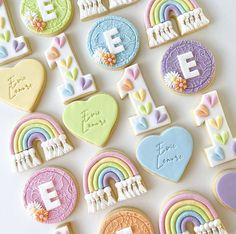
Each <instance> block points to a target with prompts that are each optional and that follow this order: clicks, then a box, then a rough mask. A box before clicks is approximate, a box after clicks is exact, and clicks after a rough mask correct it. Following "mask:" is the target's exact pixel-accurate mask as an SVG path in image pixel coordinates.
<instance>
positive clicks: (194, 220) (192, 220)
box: [181, 216, 201, 232]
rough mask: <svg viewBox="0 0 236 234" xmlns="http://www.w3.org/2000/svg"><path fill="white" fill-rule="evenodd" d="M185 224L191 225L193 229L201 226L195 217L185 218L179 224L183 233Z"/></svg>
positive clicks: (185, 229)
mask: <svg viewBox="0 0 236 234" xmlns="http://www.w3.org/2000/svg"><path fill="white" fill-rule="evenodd" d="M187 223H193V224H194V227H196V226H200V225H201V223H200V222H199V221H198V220H197V218H196V217H192V216H189V217H186V218H185V219H183V221H182V223H181V230H182V231H183V232H186V231H187Z"/></svg>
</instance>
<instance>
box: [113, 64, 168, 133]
mask: <svg viewBox="0 0 236 234" xmlns="http://www.w3.org/2000/svg"><path fill="white" fill-rule="evenodd" d="M118 91H119V94H120V97H121V98H122V99H123V98H125V96H127V95H129V98H130V100H131V103H132V104H133V106H134V109H135V111H136V114H137V115H136V116H133V117H130V118H129V120H130V123H131V125H132V128H133V130H134V133H135V135H139V134H141V133H144V132H147V131H150V130H152V129H156V128H159V127H162V126H165V125H167V124H169V123H170V122H171V120H170V117H169V114H168V112H167V110H166V108H165V106H160V107H157V108H156V107H155V104H154V102H153V100H152V97H151V95H150V93H149V91H148V88H147V86H146V84H145V81H144V79H143V76H142V73H141V70H140V68H139V66H138V64H135V65H132V66H130V67H128V68H126V69H125V72H124V75H123V77H122V78H121V80H120V81H119V82H118Z"/></svg>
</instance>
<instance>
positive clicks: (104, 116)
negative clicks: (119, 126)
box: [63, 94, 118, 146]
mask: <svg viewBox="0 0 236 234" xmlns="http://www.w3.org/2000/svg"><path fill="white" fill-rule="evenodd" d="M117 116H118V105H117V103H116V101H115V99H114V98H113V97H112V96H110V95H108V94H97V95H94V96H92V97H90V98H89V99H88V100H87V101H75V102H72V103H71V104H69V105H68V106H67V107H66V109H65V111H64V113H63V122H64V124H65V126H66V127H67V129H68V130H69V131H71V132H72V133H73V134H74V135H75V136H77V137H78V138H81V139H83V140H86V141H88V142H90V143H92V144H95V145H97V146H103V145H104V144H105V143H106V142H107V140H108V138H109V136H110V134H111V132H112V129H113V127H114V125H115V123H116V120H117Z"/></svg>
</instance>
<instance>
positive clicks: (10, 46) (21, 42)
mask: <svg viewBox="0 0 236 234" xmlns="http://www.w3.org/2000/svg"><path fill="white" fill-rule="evenodd" d="M0 31H1V33H0V65H3V64H6V63H9V62H11V61H13V60H16V59H19V58H22V57H24V56H26V55H29V54H30V53H31V50H30V47H29V44H28V43H27V41H26V38H25V37H23V36H20V37H15V35H14V30H13V27H12V24H11V17H10V14H9V11H8V9H7V3H6V0H0Z"/></svg>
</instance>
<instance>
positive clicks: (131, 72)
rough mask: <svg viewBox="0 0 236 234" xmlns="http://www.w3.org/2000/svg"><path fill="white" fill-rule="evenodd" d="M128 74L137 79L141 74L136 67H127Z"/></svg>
mask: <svg viewBox="0 0 236 234" xmlns="http://www.w3.org/2000/svg"><path fill="white" fill-rule="evenodd" d="M126 74H127V75H128V76H129V77H131V78H132V79H133V80H136V79H137V78H138V76H139V69H138V68H134V69H127V70H126Z"/></svg>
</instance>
